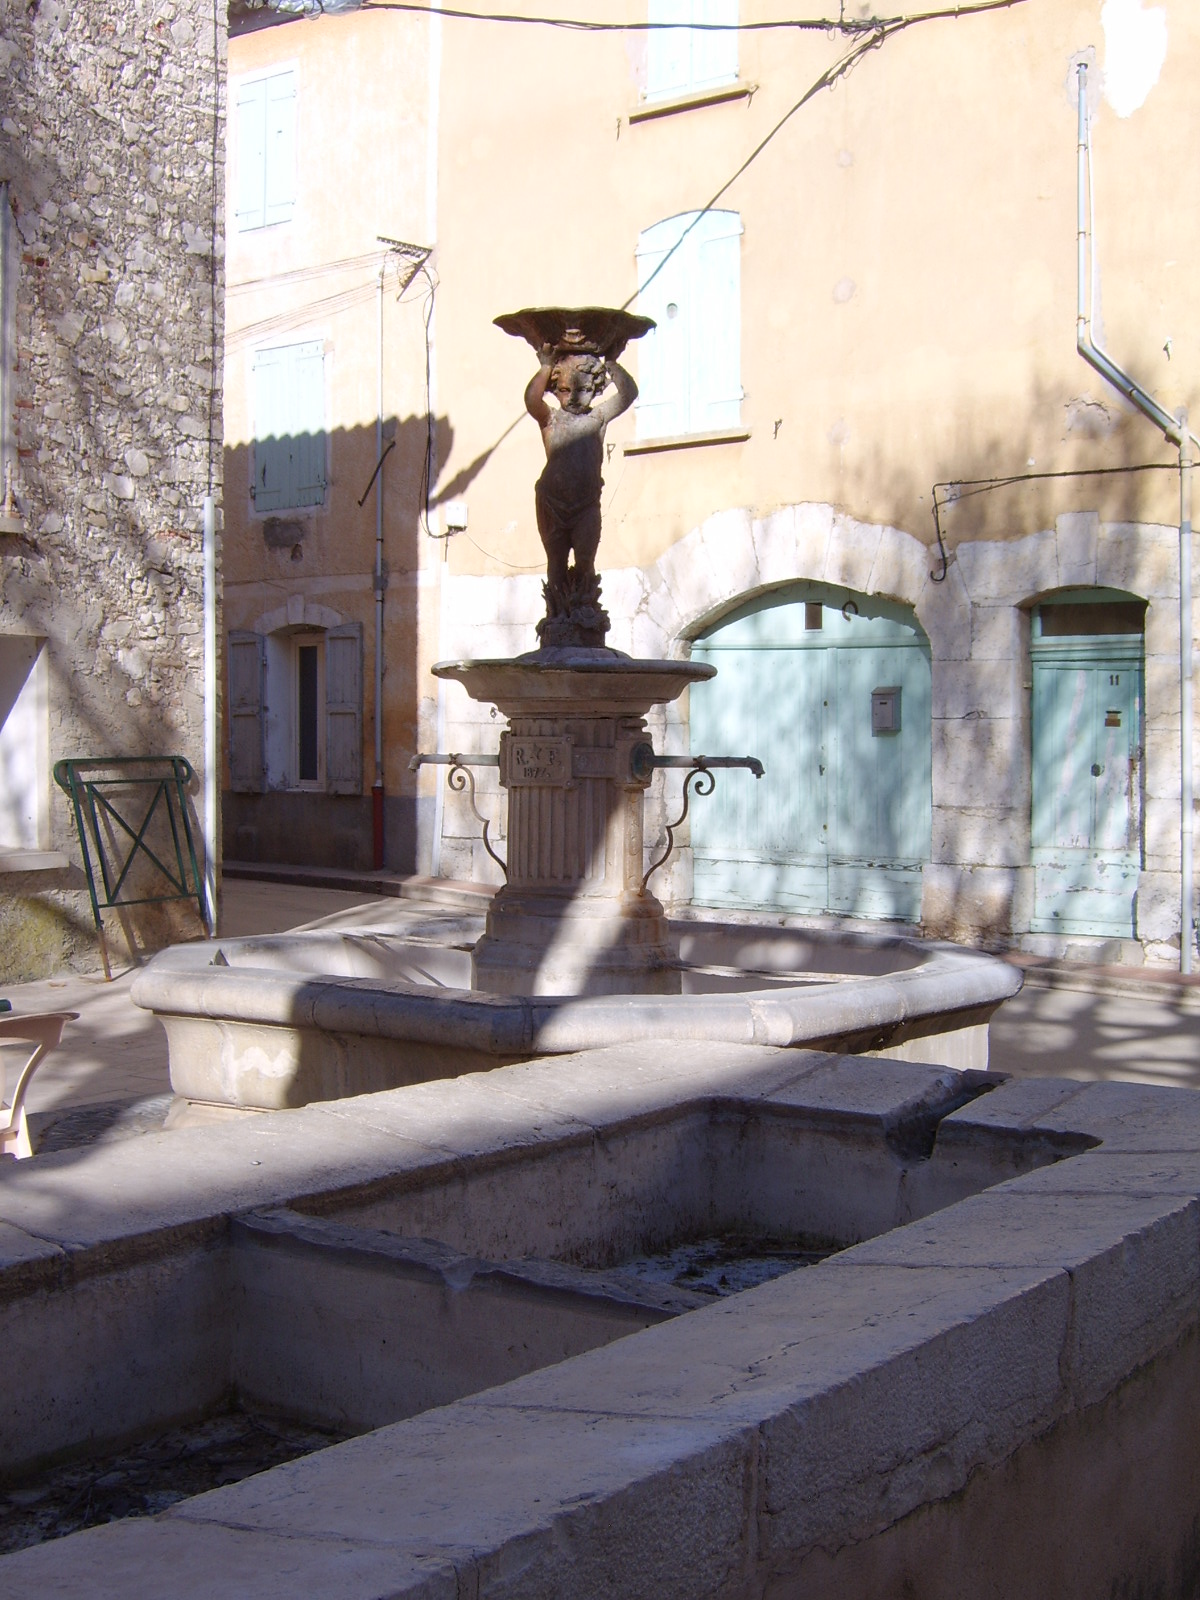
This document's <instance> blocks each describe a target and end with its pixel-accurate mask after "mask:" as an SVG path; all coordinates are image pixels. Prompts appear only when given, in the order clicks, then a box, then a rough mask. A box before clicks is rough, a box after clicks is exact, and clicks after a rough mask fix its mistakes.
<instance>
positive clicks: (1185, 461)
mask: <svg viewBox="0 0 1200 1600" xmlns="http://www.w3.org/2000/svg"><path fill="white" fill-rule="evenodd" d="M1179 434H1180V438H1179V769H1180V770H1179V780H1180V790H1179V813H1180V814H1179V829H1180V833H1179V856H1180V885H1179V894H1180V901H1181V905H1182V916H1181V919H1180V923H1181V925H1180V931H1179V970H1180V972H1182V973H1189V972H1191V970H1192V943H1193V940H1194V938H1195V901H1194V899H1193V896H1192V874H1193V870H1194V869H1193V860H1194V857H1193V841H1192V820H1193V812H1192V441H1191V435H1190V434H1189V432H1188V414H1187V412H1186V411H1181V412H1180V414H1179Z"/></svg>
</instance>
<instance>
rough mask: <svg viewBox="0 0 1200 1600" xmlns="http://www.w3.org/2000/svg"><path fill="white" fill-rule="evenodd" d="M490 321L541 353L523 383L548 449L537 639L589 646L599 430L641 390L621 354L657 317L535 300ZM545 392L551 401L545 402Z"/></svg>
mask: <svg viewBox="0 0 1200 1600" xmlns="http://www.w3.org/2000/svg"><path fill="white" fill-rule="evenodd" d="M496 326H497V327H498V328H503V329H504V331H505V333H511V334H513V335H514V336H515V337H517V338H521V339H524V340H526V342H527V343H528V344H530V345H531V346H532V347H533V349H534V350H536V351H537V358H538V370H537V374H536V376H535V377H534V378H533V380H532V381H531V382H530V384H529V385H528V387H527V388H526V390H525V406H526V409H527V410H528V411H529V414H530V416H531V417H533V419H534V421H535V422H536V423H537V425H538V427H539V428H540V429H541V430H542V444H543V446H544V447H545V451H546V465H545V468H544V469H543V471H542V475H541V477H540V478H539V479H538V481H537V485H536V487H535V489H534V503H535V506H536V510H537V527H538V534H539V535H540V537H541V541H542V544H543V546H544V547H545V551H546V563H547V573H546V584H545V595H546V615H545V616H544V617H543V618H542V620H541V622H539V623H538V630H537V631H538V638H539V639H540V640H541V643H542V646H543V648H546V647H548V646H549V647H552V646H558V645H567V646H582V647H583V648H585V649H594V648H596V647H597V646H602V645H603V644H604V635H605V634H606V633H607V632H608V617H607V616H606V615H605V613H604V610H603V608H602V607H601V604H600V579H599V578H598V577H597V576H596V550H597V547H598V546H599V543H600V493H601V490H602V489H603V488H604V479H603V477H602V476H601V470H602V468H603V466H604V430H605V428H607V426H608V424H609V423H610V422H611V421H612V420H613V418H614V417H619V416H620V415H621V413H622V412H623V411H627V410H628V409H629V407H630V406H631V405H632V404H633V402H634V401H635V400H636V399H637V392H638V391H637V384H636V383H634V381H633V379H632V378H631V377H630V375H629V374H628V372H626V371H625V369H624V367H620V366H618V365H617V357H618V356H619V355H620V354H621V352H622V351H623V350H624V348H625V346H626V345H627V344H628V343H629V341H630V339H640V338H641V337H642V336H643V334H646V333H649V331H650V330H651V328H653V327H654V323H653V322H652V321H651V320H650V318H649V317H639V316H637V315H635V314H634V313H633V312H630V311H618V310H612V309H609V308H606V307H603V306H585V307H583V308H582V309H577V310H567V309H565V308H564V307H562V306H541V307H539V308H536V309H529V310H525V311H514V312H511V313H510V314H508V315H506V316H503V317H497V318H496ZM610 388H611V391H612V392H611V393H609V392H608V391H609V389H610ZM547 392H549V393H550V394H551V395H553V397H554V400H555V401H556V402H557V404H553V405H551V404H548V403H547V400H546V395H547ZM572 555H574V557H575V562H574V565H572V564H571V557H572Z"/></svg>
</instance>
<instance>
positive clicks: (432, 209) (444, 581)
mask: <svg viewBox="0 0 1200 1600" xmlns="http://www.w3.org/2000/svg"><path fill="white" fill-rule="evenodd" d="M441 115H442V18H441V15H440V13H439V12H436V11H432V12H431V13H430V17H429V111H428V116H427V119H426V135H425V140H426V143H425V237H426V238H427V239H428V240H429V243H430V246H431V247H433V248H436V246H437V237H438V199H439V195H438V178H439V173H438V156H439V153H440V152H439V143H440V138H441ZM437 378H438V372H437V302H436V300H435V301H434V304H433V307H432V308H431V315H430V319H429V409H430V411H431V412H432V413H433V415H434V417H435V418H436V416H437V388H438V383H437ZM435 439H436V436H435ZM436 470H437V447H436V443H435V446H434V450H433V459H432V460H431V461H430V463H429V474H430V476H429V487H430V490H431V491H432V489H433V487H434V478H433V474H434V472H435V471H436ZM423 509H424V508H423ZM432 531H433V530H432V529H431V528H430V527H429V526H428V525H427V526H426V529H425V532H426V534H427V535H428V534H429V533H431V532H432ZM440 543H441V550H440V552H439V560H438V584H437V646H436V649H435V651H434V659H435V660H437V661H442V660H444V659H445V654H446V605H447V589H448V580H449V577H450V542H449V540H448V539H442V540H441V541H440ZM436 695H437V701H436V705H437V718H436V723H435V728H436V738H435V742H434V749H435V750H444V749H445V748H446V685H445V683H444V682H443V681H442V679H441V678H439V679H438V680H437V690H436ZM435 778H436V782H435V784H434V790H433V837H432V838H431V839H430V841H429V875H430V877H431V878H440V877H441V875H442V828H443V825H444V823H445V811H446V796H445V789H446V785H445V782H444V780H443V778H442V775H441V772H440V771H436V772H435Z"/></svg>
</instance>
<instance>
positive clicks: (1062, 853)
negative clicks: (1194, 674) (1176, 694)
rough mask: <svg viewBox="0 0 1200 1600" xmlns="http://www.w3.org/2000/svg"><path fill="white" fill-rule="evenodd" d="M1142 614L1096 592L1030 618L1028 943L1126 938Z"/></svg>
mask: <svg viewBox="0 0 1200 1600" xmlns="http://www.w3.org/2000/svg"><path fill="white" fill-rule="evenodd" d="M1145 615H1146V602H1145V601H1144V600H1141V599H1139V598H1138V597H1137V596H1136V595H1133V594H1129V593H1127V592H1125V591H1123V590H1117V589H1101V588H1087V589H1060V590H1057V591H1055V592H1053V593H1051V594H1047V595H1044V596H1043V597H1042V599H1041V600H1040V601H1039V602H1038V603H1037V604H1036V605H1035V606H1034V607H1033V608H1032V628H1031V633H1030V655H1031V658H1032V669H1033V670H1032V681H1033V705H1032V729H1031V737H1032V775H1033V785H1032V818H1031V844H1032V863H1033V869H1034V871H1033V876H1034V906H1033V917H1032V920H1031V928H1032V931H1033V932H1035V933H1064V934H1090V935H1098V936H1108V937H1120V938H1132V937H1134V935H1135V933H1136V931H1137V930H1136V908H1137V890H1138V880H1139V874H1140V872H1141V869H1142V865H1143V824H1142V813H1143V796H1144V765H1145V764H1144V761H1143V716H1144V711H1143V707H1144V652H1145Z"/></svg>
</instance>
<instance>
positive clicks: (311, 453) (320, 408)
mask: <svg viewBox="0 0 1200 1600" xmlns="http://www.w3.org/2000/svg"><path fill="white" fill-rule="evenodd" d="M327 448H328V441H327V436H326V430H325V350H324V346H323V344H322V343H321V341H320V340H319V339H310V340H308V341H307V342H306V343H304V344H294V345H282V346H280V347H279V348H277V349H274V350H258V351H256V352H255V356H254V479H253V482H252V484H251V488H250V497H251V499H252V500H253V501H254V509H255V510H256V511H278V510H281V509H285V508H294V507H299V506H319V505H324V503H325V486H326V476H325V462H326V452H327Z"/></svg>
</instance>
